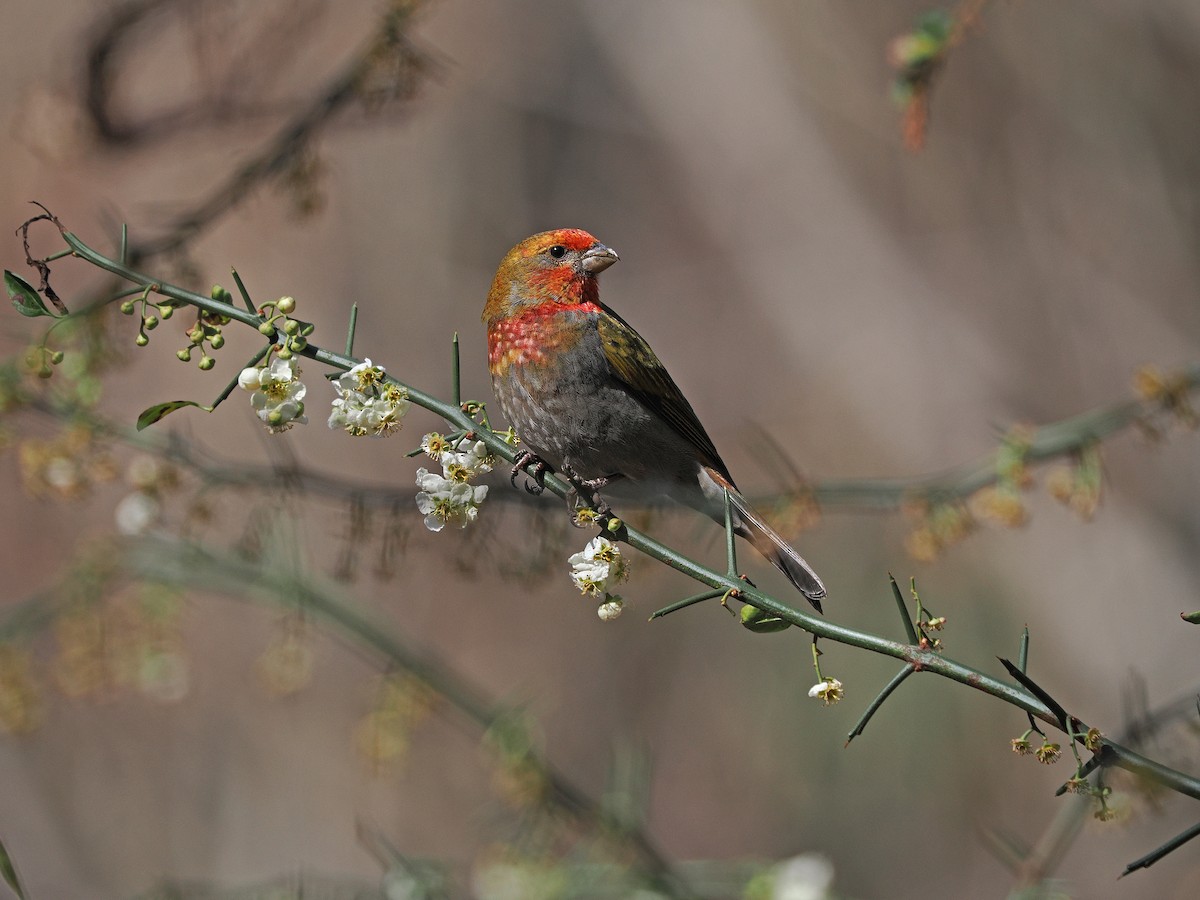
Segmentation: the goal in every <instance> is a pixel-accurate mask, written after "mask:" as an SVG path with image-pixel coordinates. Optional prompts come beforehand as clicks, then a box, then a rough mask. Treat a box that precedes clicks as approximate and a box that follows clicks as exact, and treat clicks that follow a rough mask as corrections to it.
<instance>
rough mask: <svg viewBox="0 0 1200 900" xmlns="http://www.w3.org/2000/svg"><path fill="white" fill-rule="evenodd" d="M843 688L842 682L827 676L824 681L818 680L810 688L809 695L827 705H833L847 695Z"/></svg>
mask: <svg viewBox="0 0 1200 900" xmlns="http://www.w3.org/2000/svg"><path fill="white" fill-rule="evenodd" d="M845 693H846V692H845V691H843V690H842V683H841V682H840V681H838V680H837V679H836V678H826V679H825V680H824V681H818V682H817V683H816V684H814V685H813V686H812V687H810V688H809V689H808V696H810V697H812V698H813V699H815V700H820V701H821V702H822V703H824V704H825V705H826V706H833V704H835V703H837V702H838V701H839V700H841V699H842V697H843V696H844V695H845Z"/></svg>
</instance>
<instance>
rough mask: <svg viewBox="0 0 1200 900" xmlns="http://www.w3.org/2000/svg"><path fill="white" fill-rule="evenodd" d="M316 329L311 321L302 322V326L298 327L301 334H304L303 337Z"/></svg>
mask: <svg viewBox="0 0 1200 900" xmlns="http://www.w3.org/2000/svg"><path fill="white" fill-rule="evenodd" d="M316 330H317V326H316V325H314V324H313V323H312V322H306V323H305V324H304V327H303V328H301V329H300V333H301V334H302V335H304V336H305V337H308V336H309V335H310V334H312V333H313V332H314V331H316Z"/></svg>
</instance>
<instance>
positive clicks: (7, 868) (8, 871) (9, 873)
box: [0, 841, 25, 900]
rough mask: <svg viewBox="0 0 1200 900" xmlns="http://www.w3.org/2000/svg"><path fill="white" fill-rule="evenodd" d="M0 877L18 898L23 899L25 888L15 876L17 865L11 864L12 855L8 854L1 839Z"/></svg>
mask: <svg viewBox="0 0 1200 900" xmlns="http://www.w3.org/2000/svg"><path fill="white" fill-rule="evenodd" d="M0 878H3V879H4V883H5V884H7V885H8V886H9V887H10V888H12V890H13V893H14V894H16V895H17V896H18V897H19V898H20V900H25V889H24V888H22V887H21V879H20V878H18V877H17V867H16V866H14V865H13V861H12V857H11V856H9V855H8V848H7V847H5V846H4V842H3V841H0Z"/></svg>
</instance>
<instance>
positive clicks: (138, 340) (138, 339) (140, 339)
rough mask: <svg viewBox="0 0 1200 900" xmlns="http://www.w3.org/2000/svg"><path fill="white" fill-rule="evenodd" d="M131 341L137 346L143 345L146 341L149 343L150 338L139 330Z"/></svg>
mask: <svg viewBox="0 0 1200 900" xmlns="http://www.w3.org/2000/svg"><path fill="white" fill-rule="evenodd" d="M133 342H134V343H135V344H137V345H138V346H139V347H145V346H146V345H147V344H148V343H150V338H148V337H146V335H145V333H144V332H141V331H139V332H138V336H137V337H135V338H134V339H133Z"/></svg>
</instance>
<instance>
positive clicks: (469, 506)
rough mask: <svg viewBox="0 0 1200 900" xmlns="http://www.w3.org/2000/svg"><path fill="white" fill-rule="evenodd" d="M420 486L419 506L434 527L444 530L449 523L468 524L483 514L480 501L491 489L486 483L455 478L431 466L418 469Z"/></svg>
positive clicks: (462, 526)
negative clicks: (428, 468)
mask: <svg viewBox="0 0 1200 900" xmlns="http://www.w3.org/2000/svg"><path fill="white" fill-rule="evenodd" d="M417 487H418V488H420V491H419V492H418V493H417V509H419V510H420V511H421V513H422V514H423V515H424V516H425V527H426V528H428V529H429V530H430V531H441V530H442V529H443V528H445V527H446V525H447V524H452V525H457V526H458V527H459V528H466V527H467V526H468V525H470V524H471V523H472V522H474V521H475V520H476V519H477V518H479V504H481V503H482V502H483V500H484V498H485V497H487V492H488V489H487V485H486V484H480V485H472V484H466V483H465V482H455V481H451V480H450V479H448V478H444V477H443V476H441V475H438V474H436V473H434V472H430V471H428V470H427V469H417Z"/></svg>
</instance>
